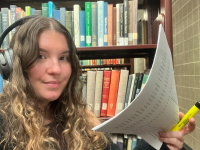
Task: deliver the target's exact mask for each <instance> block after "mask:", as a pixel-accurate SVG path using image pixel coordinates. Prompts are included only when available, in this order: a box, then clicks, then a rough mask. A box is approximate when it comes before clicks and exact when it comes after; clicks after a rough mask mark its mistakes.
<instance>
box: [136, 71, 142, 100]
mask: <svg viewBox="0 0 200 150" xmlns="http://www.w3.org/2000/svg"><path fill="white" fill-rule="evenodd" d="M143 76H144V74H143V73H141V74H140V76H139V79H138V84H137V90H136V93H135V98H136V97H137V96H138V95H139V93H140V89H141V86H142V80H143Z"/></svg>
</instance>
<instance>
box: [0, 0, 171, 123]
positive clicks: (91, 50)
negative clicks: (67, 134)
mask: <svg viewBox="0 0 200 150" xmlns="http://www.w3.org/2000/svg"><path fill="white" fill-rule="evenodd" d="M52 1H53V2H54V4H55V5H56V6H57V7H58V8H59V7H65V8H66V9H67V10H73V5H75V4H79V5H80V7H81V9H82V10H84V9H85V8H84V7H85V2H86V0H79V1H73V0H52ZM96 1H97V0H90V2H96ZM104 1H105V2H108V3H109V4H113V6H116V4H117V3H122V2H123V0H104ZM44 2H47V1H46V0H1V1H0V8H2V7H7V8H9V7H10V5H12V4H15V5H17V6H19V7H22V8H23V9H24V8H25V6H31V7H34V8H35V9H40V10H41V4H42V3H44ZM155 6H156V7H155ZM145 7H150V8H151V9H149V10H148V13H151V17H149V18H148V19H151V20H150V21H152V20H154V19H155V16H157V13H156V11H154V9H155V8H159V13H161V14H162V15H163V16H164V20H162V21H161V22H162V24H163V27H164V30H165V33H166V37H167V40H168V44H169V47H170V49H171V53H173V43H172V1H171V0H138V9H145ZM149 11H151V12H149ZM148 21H149V20H148ZM149 28H153V26H151V27H149ZM153 31H154V32H153V33H151V34H152V35H153V34H157V31H158V28H155V29H154V30H153ZM152 38H154V37H153V36H152ZM156 47H157V44H153V43H152V44H144V45H128V46H103V47H78V48H77V55H78V57H79V59H80V60H87V59H112V58H145V59H146V68H147V69H149V68H151V66H152V63H153V59H154V55H155V51H156ZM103 67H128V68H129V70H130V74H133V73H134V61H133V59H130V63H125V64H117V65H92V66H82V68H103ZM108 118H110V117H104V118H102V119H103V120H105V119H108Z"/></svg>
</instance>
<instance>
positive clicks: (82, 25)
mask: <svg viewBox="0 0 200 150" xmlns="http://www.w3.org/2000/svg"><path fill="white" fill-rule="evenodd" d="M79 16H80V20H79V23H80V24H79V27H80V47H85V46H86V39H85V35H86V33H85V11H83V10H81V11H79Z"/></svg>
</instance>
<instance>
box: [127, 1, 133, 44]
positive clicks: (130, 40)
mask: <svg viewBox="0 0 200 150" xmlns="http://www.w3.org/2000/svg"><path fill="white" fill-rule="evenodd" d="M128 12H129V13H128V20H129V21H128V45H133V1H128Z"/></svg>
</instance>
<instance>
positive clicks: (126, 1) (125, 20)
mask: <svg viewBox="0 0 200 150" xmlns="http://www.w3.org/2000/svg"><path fill="white" fill-rule="evenodd" d="M124 45H128V0H124Z"/></svg>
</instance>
